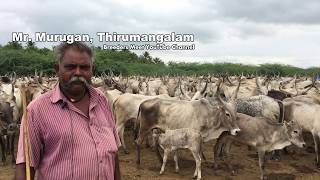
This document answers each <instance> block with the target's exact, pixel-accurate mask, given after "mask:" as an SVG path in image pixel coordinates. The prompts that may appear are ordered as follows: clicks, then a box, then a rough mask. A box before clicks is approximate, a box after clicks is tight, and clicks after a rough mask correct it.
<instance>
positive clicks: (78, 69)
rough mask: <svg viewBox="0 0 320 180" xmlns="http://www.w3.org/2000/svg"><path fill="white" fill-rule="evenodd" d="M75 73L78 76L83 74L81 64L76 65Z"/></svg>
mask: <svg viewBox="0 0 320 180" xmlns="http://www.w3.org/2000/svg"><path fill="white" fill-rule="evenodd" d="M74 75H76V76H80V75H82V72H81V68H80V66H77V67H76V70H75V73H74Z"/></svg>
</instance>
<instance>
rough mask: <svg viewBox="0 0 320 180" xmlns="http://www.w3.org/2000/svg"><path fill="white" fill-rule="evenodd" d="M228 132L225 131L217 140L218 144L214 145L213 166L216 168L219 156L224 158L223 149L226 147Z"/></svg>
mask: <svg viewBox="0 0 320 180" xmlns="http://www.w3.org/2000/svg"><path fill="white" fill-rule="evenodd" d="M227 134H228V132H223V133H222V134H221V135H220V136H219V138H218V139H217V141H216V144H215V145H214V147H213V166H214V168H217V167H218V165H217V159H218V158H222V157H223V153H222V151H223V149H224V144H225V141H226V137H225V136H226V135H227Z"/></svg>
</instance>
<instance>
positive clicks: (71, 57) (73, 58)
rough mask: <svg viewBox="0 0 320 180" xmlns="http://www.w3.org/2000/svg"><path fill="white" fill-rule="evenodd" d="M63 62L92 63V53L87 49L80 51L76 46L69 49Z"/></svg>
mask: <svg viewBox="0 0 320 180" xmlns="http://www.w3.org/2000/svg"><path fill="white" fill-rule="evenodd" d="M62 63H64V64H65V63H81V64H87V63H91V58H90V55H89V54H88V53H87V52H86V51H80V50H77V49H74V48H70V49H67V50H66V51H65V53H64V56H63V58H62Z"/></svg>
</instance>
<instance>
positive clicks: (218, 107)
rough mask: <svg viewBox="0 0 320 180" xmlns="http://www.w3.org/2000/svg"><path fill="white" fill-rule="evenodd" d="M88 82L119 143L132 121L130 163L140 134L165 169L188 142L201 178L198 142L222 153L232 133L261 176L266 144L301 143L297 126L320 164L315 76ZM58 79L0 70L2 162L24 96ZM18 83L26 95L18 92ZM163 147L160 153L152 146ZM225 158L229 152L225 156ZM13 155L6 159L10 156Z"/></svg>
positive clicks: (268, 149)
mask: <svg viewBox="0 0 320 180" xmlns="http://www.w3.org/2000/svg"><path fill="white" fill-rule="evenodd" d="M92 84H93V85H94V86H95V87H97V88H99V89H100V90H101V91H103V92H104V93H105V95H106V96H107V98H108V100H109V104H110V106H111V107H112V111H113V115H114V119H115V121H116V128H117V131H118V134H119V137H120V139H121V142H122V149H123V151H124V152H125V153H129V151H128V149H127V146H126V144H125V140H124V131H125V129H126V128H125V127H126V124H127V123H128V122H129V121H131V122H133V123H134V132H135V136H136V137H135V141H134V142H135V144H136V147H137V165H139V164H140V159H141V158H140V147H141V144H142V143H143V141H144V140H145V139H146V141H152V143H153V144H154V145H155V146H156V148H155V149H156V153H157V155H158V157H159V160H160V161H161V162H162V167H161V171H160V174H162V173H163V172H164V167H165V164H166V161H167V156H168V153H169V152H171V151H174V160H175V162H176V171H178V170H179V167H178V160H177V155H176V153H177V152H176V150H177V149H180V148H187V149H189V150H190V151H191V153H192V155H193V157H194V158H195V161H196V169H195V172H194V177H196V178H197V179H201V160H202V158H204V156H203V153H202V148H201V146H202V143H205V142H208V141H210V140H212V139H217V141H216V144H215V147H214V158H215V159H216V158H219V157H229V156H228V155H229V154H230V147H231V145H232V143H233V142H234V141H238V142H241V143H244V144H246V145H248V146H250V147H253V148H254V149H255V150H256V151H257V152H258V156H259V167H260V171H261V177H260V178H261V179H263V178H265V174H264V160H265V154H266V152H271V151H272V152H273V155H274V158H279V157H277V155H279V154H278V153H277V152H278V150H280V149H283V148H285V147H287V146H289V145H291V144H294V145H296V146H298V147H300V148H303V147H305V146H306V144H305V142H304V140H303V138H302V132H303V131H305V132H310V133H311V134H312V136H313V140H314V149H315V156H316V166H317V167H318V168H320V160H319V150H318V144H319V140H320V116H318V115H317V113H318V112H319V110H320V90H319V88H320V83H319V82H318V81H316V80H315V79H313V78H310V77H297V76H295V77H276V76H275V77H261V76H259V77H258V76H247V77H246V76H237V77H236V76H219V77H217V76H216V77H215V76H210V75H208V76H201V77H184V76H180V77H169V76H163V77H142V76H133V77H122V76H118V77H116V76H107V75H105V76H101V77H94V78H93V79H92ZM56 85H57V78H56V77H42V75H39V76H38V75H37V74H35V76H33V77H20V78H18V77H16V76H15V75H12V76H11V77H8V76H3V77H1V84H0V146H1V152H2V156H1V157H2V163H5V162H6V155H7V154H14V145H15V138H16V134H17V133H18V128H19V123H20V119H21V117H22V109H23V107H22V99H23V98H25V99H26V100H27V102H30V101H32V100H33V99H35V98H37V97H38V96H39V95H41V94H42V93H44V92H46V91H48V90H50V89H52V88H53V87H54V86H56ZM22 90H23V91H25V92H26V93H24V94H26V95H25V97H22V95H21V92H22ZM160 147H161V148H162V149H163V150H164V155H163V159H162V157H161V154H160V151H159V148H160ZM226 159H228V158H226ZM14 161H15V159H14V155H13V156H12V162H14Z"/></svg>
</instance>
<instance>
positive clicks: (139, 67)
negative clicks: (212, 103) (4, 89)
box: [0, 42, 320, 76]
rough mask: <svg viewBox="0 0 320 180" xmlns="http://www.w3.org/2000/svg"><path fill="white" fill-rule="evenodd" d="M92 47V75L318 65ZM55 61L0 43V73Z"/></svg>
mask: <svg viewBox="0 0 320 180" xmlns="http://www.w3.org/2000/svg"><path fill="white" fill-rule="evenodd" d="M92 48H94V51H95V61H94V65H95V66H94V67H95V68H94V73H95V75H101V74H109V73H110V72H111V71H112V72H113V73H114V74H115V75H119V74H122V75H125V76H126V75H150V76H161V75H172V76H174V75H197V76H199V75H208V74H215V75H217V74H229V75H240V74H244V75H252V74H258V75H269V76H273V75H280V76H293V75H303V76H305V75H308V76H312V75H316V74H320V67H312V68H308V69H303V68H299V67H294V66H290V65H285V64H262V65H246V64H235V63H187V62H174V61H170V62H169V63H167V64H165V63H164V62H163V61H162V60H161V59H160V58H158V57H152V56H151V55H150V54H149V53H148V52H144V53H143V54H142V55H137V54H136V53H134V52H131V51H129V50H103V49H102V48H101V47H92ZM54 62H55V56H54V52H53V48H52V49H49V48H46V47H44V48H38V47H37V46H36V44H35V43H34V42H28V43H27V44H26V45H25V46H23V45H22V44H21V43H18V42H8V43H7V44H5V45H0V75H5V74H7V73H11V72H16V74H17V75H20V76H26V75H33V74H34V72H35V70H37V71H40V70H41V71H43V73H44V74H46V75H49V76H51V75H54V74H55V73H54V70H53V68H52V65H53V64H54Z"/></svg>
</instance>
